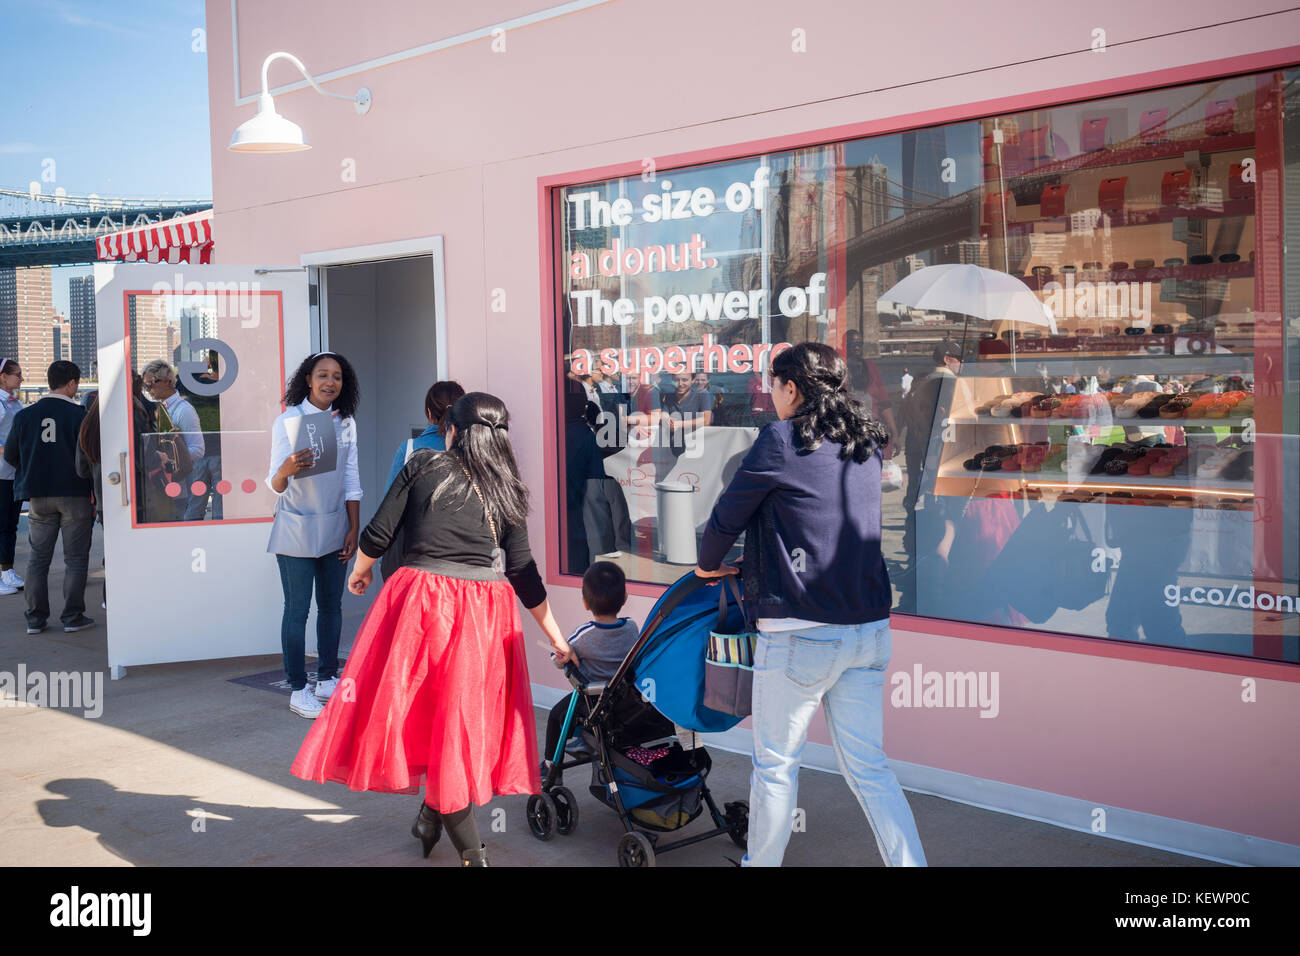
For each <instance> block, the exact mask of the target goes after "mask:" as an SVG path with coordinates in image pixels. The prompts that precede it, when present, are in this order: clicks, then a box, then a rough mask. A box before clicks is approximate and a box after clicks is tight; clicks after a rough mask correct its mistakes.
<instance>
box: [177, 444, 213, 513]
mask: <svg viewBox="0 0 1300 956" xmlns="http://www.w3.org/2000/svg"><path fill="white" fill-rule="evenodd" d="M220 480H221V456H220V455H204V456H203V457H202V458H200V459H198V460H197V461H196V462H194V470H193V471H192V472H191V473H190V475H189V477H188V478H186V479H185V487H186V490H187V491H188V489H189V488H190V486H191V485H193V484H194V482H196V481H201V482H203V484H204V485H206V486H207V490H206V491H204V492H203V494H201V495H195V494H191V495H190V498H189V500H188V501H187V502H186V503H185V511H184V520H185V521H202V520H203V518H204V515H206V514H207V510H208V498H209V496H210V497H211V498H212V520H213V521H220V520H221V495H219V494H217V482H219V481H220Z"/></svg>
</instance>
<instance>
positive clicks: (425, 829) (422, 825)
mask: <svg viewBox="0 0 1300 956" xmlns="http://www.w3.org/2000/svg"><path fill="white" fill-rule="evenodd" d="M411 835H412V836H414V837H415V838H416V839H417V840H419V841H420V845H421V846H422V847H424V858H425V859H426V860H427V859H428V858H429V853H430V852H431V851H432V850H433V847H434V844H436V843H437V842H438V839H439V838H440V837H441V836H442V816H441V815H440V814H439V813H438V811H437V810H434V809H433V808H432V807H430V806H429V805H428V804H426V803H424V802H423V801H421V802H420V813H419V815H418V816H417V817H416V818H415V823H413V824H412V825H411Z"/></svg>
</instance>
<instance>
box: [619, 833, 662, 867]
mask: <svg viewBox="0 0 1300 956" xmlns="http://www.w3.org/2000/svg"><path fill="white" fill-rule="evenodd" d="M618 865H619V866H628V867H646V866H654V865H655V848H654V846H653V845H652V844H651V843H650V840H649V839H648V838H647V837H646V835H645V834H644V833H642V832H641V831H640V830H633V831H632V832H631V833H624V834H623V838H622V839H621V840H619V841H618Z"/></svg>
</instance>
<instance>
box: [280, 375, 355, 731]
mask: <svg viewBox="0 0 1300 956" xmlns="http://www.w3.org/2000/svg"><path fill="white" fill-rule="evenodd" d="M360 398H361V390H360V388H359V386H358V383H357V376H356V373H355V372H354V371H353V369H352V365H351V364H350V363H349V362H348V360H347V359H345V358H344V357H343V356H342V355H338V354H336V353H334V352H318V353H316V354H315V355H311V356H308V357H307V358H306V359H304V360H303V362H302V364H301V365H299V366H298V370H297V371H296V372H294V374H293V376H292V377H291V378H290V379H289V381H288V383H287V386H286V388H285V393H284V404H285V405H286V409H285V411H284V413H283V414H282V415H280V417H279V418H277V419H276V420H275V424H274V425H272V426H271V472H270V474H268V475H267V477H266V483H267V485H268V486H269V487H270V488H271V490H272V491H274V492H275V493H276V495H277V496H278V500H277V501H276V507H275V521H274V523H273V524H272V525H271V540H270V541H269V542H268V544H267V546H266V550H267V551H269V552H270V553H272V554H274V555H275V559H276V561H277V562H278V563H279V565H280V584H281V586H282V587H283V588H284V617H283V619H282V621H281V624H280V646H281V649H282V650H283V652H284V673H285V677H286V678H287V679H288V681H289V686H290V687H291V688H293V695H292V696H291V697H290V698H289V709H290V710H292V711H293V712H294V713H295V714H297V715H299V716H300V717H306V718H308V719H310V720H314V719H315V718H316V717H317V716H319V714H320V712H321V711H322V710H323V709H324V704H323V703H322V702H323V701H326V700H329V698H330V695H331V694H333V693H334V689H335V687H336V686H337V685H338V669H339V660H338V652H339V632H340V631H341V630H342V627H343V610H342V602H343V585H344V583H345V581H346V580H347V563H348V560H349V559H350V558H351V557H352V555H353V554H355V553H356V550H357V536H358V534H359V533H360V525H361V503H360V502H361V479H360V477H359V476H358V472H357V425H356V422H355V421H353V419H352V416H353V415H354V414H355V412H356V410H357V404H358V402H359V401H360ZM317 412H330V413H331V415H332V419H333V425H334V439H335V443H336V448H337V449H338V452H337V456H336V465H335V467H334V469H333V470H332V471H327V472H322V473H317V474H312V475H307V476H304V477H298V475H299V473H300V472H302V471H305V470H307V469H309V468H311V466H312V465H313V464H315V461H316V457H315V455H314V453H313V452H312V450H311V448H305V449H302V450H300V451H296V452H295V451H294V450H293V444H294V443H292V442H290V440H289V428H288V426H287V424H286V423H287V422H288V421H289V420H290V419H293V418H300V417H303V416H307V415H311V414H314V413H317ZM313 583H314V584H315V590H316V652H317V654H318V665H317V669H316V686H315V688H314V689H313V688H312V687H310V686H309V685H308V683H307V668H306V660H305V657H306V643H307V612H308V611H310V610H311V596H312V585H313Z"/></svg>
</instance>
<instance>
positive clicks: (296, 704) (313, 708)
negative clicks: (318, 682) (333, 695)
mask: <svg viewBox="0 0 1300 956" xmlns="http://www.w3.org/2000/svg"><path fill="white" fill-rule="evenodd" d="M289 709H290V710H291V711H293V712H294V713H295V714H297V715H298V716H299V717H306V718H307V719H308V720H315V719H316V718H317V717H319V716H320V713H321V711H322V710H324V709H325V705H324V704H322V703H321V702H320V701H318V700H317V699H316V695H315V694H313V693H312V692H311V684H308V685H307V686H306V687H304V688H303V689H302V690H296V691H294V692H293V694H292V695H291V696H290V697H289Z"/></svg>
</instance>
